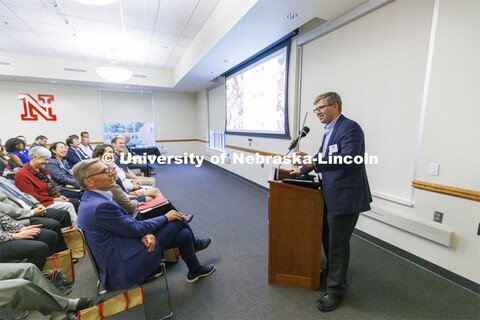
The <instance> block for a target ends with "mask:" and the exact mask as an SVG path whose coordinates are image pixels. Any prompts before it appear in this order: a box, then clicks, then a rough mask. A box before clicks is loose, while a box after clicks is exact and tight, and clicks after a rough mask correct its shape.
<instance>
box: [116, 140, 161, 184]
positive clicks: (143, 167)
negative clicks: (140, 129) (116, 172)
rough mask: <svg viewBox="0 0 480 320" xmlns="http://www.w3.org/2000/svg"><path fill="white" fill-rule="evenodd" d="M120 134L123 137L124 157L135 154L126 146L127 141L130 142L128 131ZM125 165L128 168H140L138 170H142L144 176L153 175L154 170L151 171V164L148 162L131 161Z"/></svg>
mask: <svg viewBox="0 0 480 320" xmlns="http://www.w3.org/2000/svg"><path fill="white" fill-rule="evenodd" d="M122 136H123V138H125V149H123V153H124V154H125V157H127V158H128V155H130V156H131V157H133V156H135V155H137V154H136V153H135V152H133V151H132V149H130V147H129V146H128V143H129V142H130V139H131V137H130V135H129V134H128V133H124V134H122ZM127 167H128V168H129V169H140V171H141V172H143V173H144V174H145V176H146V177H150V176H151V175H152V176H153V175H155V172H154V171H153V166H151V165H149V164H136V163H131V164H128V165H127Z"/></svg>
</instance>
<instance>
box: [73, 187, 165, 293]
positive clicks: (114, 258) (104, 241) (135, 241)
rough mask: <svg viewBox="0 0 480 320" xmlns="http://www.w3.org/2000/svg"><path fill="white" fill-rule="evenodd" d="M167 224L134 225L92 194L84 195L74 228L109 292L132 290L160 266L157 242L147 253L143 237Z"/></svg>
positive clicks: (114, 205)
mask: <svg viewBox="0 0 480 320" xmlns="http://www.w3.org/2000/svg"><path fill="white" fill-rule="evenodd" d="M166 222H167V217H165V216H160V217H155V218H151V219H148V220H145V221H137V220H135V219H133V218H132V217H131V216H130V215H129V214H128V213H127V212H126V211H125V210H124V209H123V208H122V207H120V206H119V205H118V204H117V203H116V202H115V201H113V200H108V199H107V198H105V197H104V196H103V195H101V194H99V193H97V192H95V191H91V190H86V191H85V193H84V195H83V197H82V201H81V202H80V207H79V209H78V220H77V226H78V227H79V228H80V229H82V230H83V231H84V233H85V238H86V240H87V242H88V245H89V246H90V250H91V251H92V254H93V256H94V257H95V261H96V262H97V265H98V268H99V270H98V271H99V275H100V282H101V283H102V285H103V286H104V288H107V289H108V290H111V291H113V290H120V289H122V290H123V289H128V288H131V287H132V286H135V285H137V284H138V283H140V282H141V281H142V280H143V279H145V278H146V277H147V276H148V275H149V274H151V273H152V272H153V271H154V270H155V269H156V268H157V267H158V266H159V265H160V262H161V261H162V257H163V256H162V255H163V250H162V248H160V245H159V242H158V239H157V240H156V244H155V250H154V251H152V252H148V250H147V247H145V245H144V244H143V243H142V237H143V236H144V235H146V234H149V233H152V232H153V231H155V230H157V229H158V228H160V227H161V226H163V225H164V224H166Z"/></svg>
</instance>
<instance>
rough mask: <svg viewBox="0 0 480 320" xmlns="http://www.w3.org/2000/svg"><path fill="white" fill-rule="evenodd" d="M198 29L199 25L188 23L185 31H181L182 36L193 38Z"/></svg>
mask: <svg viewBox="0 0 480 320" xmlns="http://www.w3.org/2000/svg"><path fill="white" fill-rule="evenodd" d="M199 30H200V27H195V26H192V25H188V26H187V27H186V28H185V31H183V34H182V36H185V37H189V38H195V36H196V35H197V33H198V31H199Z"/></svg>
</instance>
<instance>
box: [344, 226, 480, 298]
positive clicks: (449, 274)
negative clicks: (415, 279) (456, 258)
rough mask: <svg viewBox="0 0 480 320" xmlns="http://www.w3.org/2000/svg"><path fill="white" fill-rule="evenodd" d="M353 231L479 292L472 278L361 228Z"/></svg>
mask: <svg viewBox="0 0 480 320" xmlns="http://www.w3.org/2000/svg"><path fill="white" fill-rule="evenodd" d="M353 233H354V234H355V235H357V236H359V237H360V238H363V239H365V240H367V241H370V242H372V243H374V244H376V245H378V246H379V247H382V248H384V249H385V250H388V251H390V252H392V253H394V254H396V255H398V256H400V257H402V258H404V259H407V260H408V261H410V262H412V263H415V264H417V265H419V266H420V267H423V268H425V269H427V270H429V271H431V272H433V273H435V274H437V275H439V276H441V277H443V278H445V279H448V280H450V281H452V282H455V283H456V284H458V285H460V286H462V287H464V288H466V289H468V290H471V291H473V292H475V293H477V294H479V293H480V284H478V283H476V282H474V281H472V280H469V279H467V278H464V277H462V276H460V275H458V274H456V273H453V272H451V271H449V270H447V269H445V268H442V267H440V266H437V265H436V264H433V263H431V262H429V261H427V260H425V259H422V258H420V257H417V256H416V255H414V254H411V253H409V252H407V251H405V250H403V249H400V248H398V247H396V246H394V245H392V244H390V243H388V242H385V241H383V240H381V239H379V238H377V237H374V236H372V235H370V234H368V233H365V232H363V231H361V230H358V229H355V230H354V231H353Z"/></svg>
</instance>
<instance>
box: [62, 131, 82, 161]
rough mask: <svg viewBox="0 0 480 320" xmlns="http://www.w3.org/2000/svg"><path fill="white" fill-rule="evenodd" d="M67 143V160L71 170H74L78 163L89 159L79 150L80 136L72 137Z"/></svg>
mask: <svg viewBox="0 0 480 320" xmlns="http://www.w3.org/2000/svg"><path fill="white" fill-rule="evenodd" d="M65 141H66V145H67V147H68V149H67V156H66V158H67V162H68V165H69V167H70V168H73V166H74V165H75V164H76V163H78V162H80V161H82V160H85V159H87V157H85V156H84V155H83V153H82V152H81V151H80V149H79V148H78V146H79V145H80V143H79V142H78V136H76V135H71V136H70V137H68V138H67V140H65Z"/></svg>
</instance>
